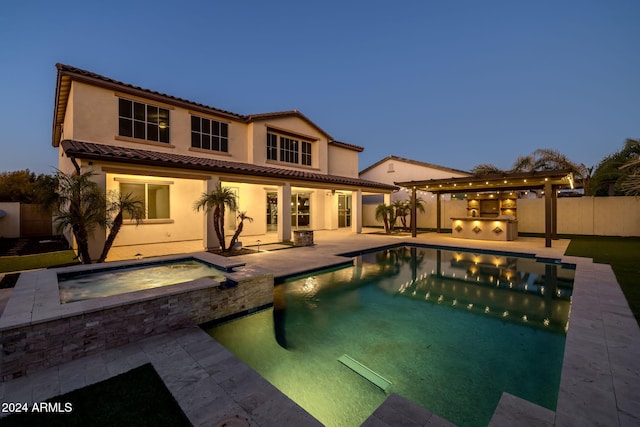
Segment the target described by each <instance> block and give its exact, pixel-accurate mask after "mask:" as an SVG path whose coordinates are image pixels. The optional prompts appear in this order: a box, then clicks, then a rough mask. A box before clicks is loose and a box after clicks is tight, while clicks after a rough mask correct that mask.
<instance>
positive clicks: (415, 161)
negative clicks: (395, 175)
mask: <svg viewBox="0 0 640 427" xmlns="http://www.w3.org/2000/svg"><path fill="white" fill-rule="evenodd" d="M387 160H394V161H398V162H403V163H410V164H413V165H417V166H422V167H426V168H431V169H437V170H441V171H444V172H451V173H457V174H463V175H467V176H470V175H471V173H470V172H467V171H463V170H460V169H453V168H449V167H446V166H440V165H435V164H433V163H426V162H421V161H419V160H411V159H405V158H404V157H398V156H387V157H385V158H384V159H382V160H379V161H377V162H375V163H374V164H372V165H371V166H369V167H366V168H364V169H362V170H361V171H360V175H362V174H363V173H365V172H367V171H369V170H371V169H373V168H375V167H376V166H379V165H381V164H382V163H384V162H386V161H387Z"/></svg>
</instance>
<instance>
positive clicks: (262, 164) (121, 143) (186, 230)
mask: <svg viewBox="0 0 640 427" xmlns="http://www.w3.org/2000/svg"><path fill="white" fill-rule="evenodd" d="M56 67H57V83H56V96H55V107H54V117H53V131H52V133H53V139H52V144H53V146H54V147H56V148H57V149H58V150H59V165H58V167H59V169H60V170H61V171H63V172H72V171H74V170H75V169H76V167H79V168H80V169H81V170H82V171H88V170H91V171H93V172H94V174H95V175H94V179H95V181H96V182H97V183H98V184H99V185H100V186H101V187H102V188H104V189H105V190H106V191H111V190H115V191H119V192H121V193H132V194H134V195H135V196H137V197H138V198H139V199H140V200H143V201H144V203H145V218H144V219H143V221H142V223H141V224H139V225H138V226H135V224H134V223H133V222H132V221H129V222H127V223H126V224H125V226H124V227H123V228H122V230H121V231H120V233H119V235H118V238H117V239H116V242H115V243H114V246H124V245H140V244H151V243H171V242H179V241H201V242H202V247H203V248H206V249H211V248H217V247H218V246H219V242H218V240H217V238H216V236H215V232H214V230H213V226H212V223H211V220H210V215H204V214H203V213H202V212H196V211H194V209H193V206H194V202H195V201H196V200H197V199H199V198H200V197H201V195H202V194H203V193H206V192H209V191H211V190H213V189H214V188H215V187H216V185H217V184H218V183H220V184H221V185H222V186H224V187H227V188H230V189H231V190H232V191H233V192H234V193H235V194H236V196H237V202H238V211H237V212H240V211H246V213H247V215H248V216H250V217H252V218H253V221H252V222H245V224H244V231H243V236H261V235H267V234H272V235H274V236H276V237H277V240H280V241H289V240H291V236H292V232H293V231H294V230H299V229H312V230H337V229H339V228H349V229H350V230H352V231H353V232H355V233H359V232H360V231H361V229H362V216H361V209H362V197H363V195H371V194H390V193H391V192H392V191H393V190H394V188H395V187H394V186H393V185H391V184H384V183H379V182H375V181H370V180H366V179H361V178H359V177H358V155H359V153H360V152H362V151H363V148H362V147H360V146H357V145H353V144H348V143H344V142H340V141H336V140H334V139H333V138H332V137H331V136H330V135H329V134H328V133H327V132H326V131H324V130H323V129H322V128H320V127H319V126H318V125H316V124H315V123H314V122H312V121H311V120H310V119H309V118H307V117H306V116H305V115H303V114H302V113H300V112H299V111H297V110H292V111H283V112H275V113H264V114H254V115H240V114H236V113H232V112H229V111H225V110H221V109H217V108H214V107H209V106H205V105H202V104H198V103H195V102H191V101H188V100H185V99H182V98H177V97H174V96H171V95H167V94H163V93H159V92H155V91H152V90H148V89H143V88H140V87H137V86H134V85H130V84H126V83H122V82H119V81H116V80H113V79H110V78H108V77H104V76H101V75H99V74H96V73H93V72H89V71H86V70H81V69H78V68H75V67H71V66H68V65H62V64H57V65H56ZM237 212H227V214H226V221H227V223H226V227H225V231H226V233H227V234H232V233H233V231H234V230H235V221H236V216H237ZM105 237H106V232H104V231H103V230H99V231H96V233H95V235H94V236H93V239H92V244H91V251H92V256H96V257H97V256H98V251H99V250H100V249H101V247H102V242H103V241H104V239H105Z"/></svg>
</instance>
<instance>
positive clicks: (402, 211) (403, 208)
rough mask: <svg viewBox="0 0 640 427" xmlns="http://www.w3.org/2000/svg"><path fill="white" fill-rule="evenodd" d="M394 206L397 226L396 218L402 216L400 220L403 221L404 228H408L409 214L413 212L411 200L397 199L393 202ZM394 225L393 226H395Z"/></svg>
mask: <svg viewBox="0 0 640 427" xmlns="http://www.w3.org/2000/svg"><path fill="white" fill-rule="evenodd" d="M391 207H392V208H393V218H394V221H393V222H394V224H393V227H395V220H396V219H398V218H400V222H401V223H402V228H404V229H405V230H406V229H407V215H409V214H410V213H411V202H409V201H408V200H396V201H395V202H393V203H392V204H391ZM393 227H392V228H393Z"/></svg>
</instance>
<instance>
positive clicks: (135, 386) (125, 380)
mask: <svg viewBox="0 0 640 427" xmlns="http://www.w3.org/2000/svg"><path fill="white" fill-rule="evenodd" d="M47 402H52V403H54V402H60V403H59V407H60V408H61V409H62V410H64V409H65V408H71V409H72V410H71V412H68V413H38V412H29V413H23V414H12V415H9V416H7V417H5V418H0V426H3V427H4V426H16V427H22V426H45V425H46V426H61V427H62V426H65V427H67V426H82V427H84V426H127V425H129V426H132V425H135V426H171V427H173V426H178V427H179V426H191V423H190V422H189V419H188V418H187V416H186V415H185V414H184V412H182V409H181V408H180V405H178V402H176V400H175V399H174V397H173V396H172V395H171V392H169V390H168V389H167V387H166V386H165V385H164V383H163V382H162V379H161V378H160V376H159V375H158V374H157V373H156V371H155V370H154V369H153V366H152V365H151V364H146V365H143V366H140V367H139V368H135V369H133V370H131V371H129V372H126V373H124V374H121V375H118V376H115V377H113V378H110V379H108V380H105V381H102V382H99V383H96V384H93V385H90V386H87V387H84V388H81V389H78V390H74V391H72V392H69V393H66V394H63V395H61V396H57V397H54V398H52V399H49V400H47ZM65 405H67V406H65Z"/></svg>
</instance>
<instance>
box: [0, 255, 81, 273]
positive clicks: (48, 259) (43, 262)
mask: <svg viewBox="0 0 640 427" xmlns="http://www.w3.org/2000/svg"><path fill="white" fill-rule="evenodd" d="M75 256H76V254H75V252H74V251H72V250H68V251H60V252H49V253H44V254H35V255H17V256H4V257H0V273H10V272H12V271H22V270H31V269H34V268H48V267H55V266H59V265H68V264H77V263H78V261H77V260H75V259H74V257H75Z"/></svg>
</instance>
